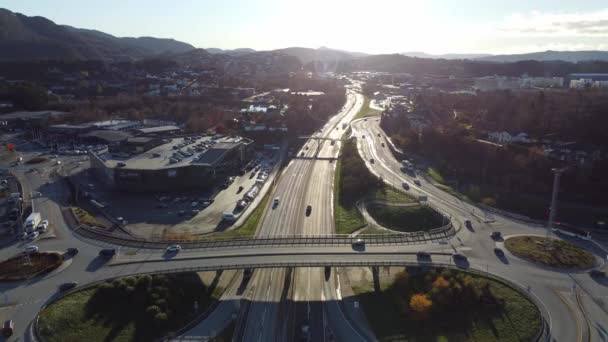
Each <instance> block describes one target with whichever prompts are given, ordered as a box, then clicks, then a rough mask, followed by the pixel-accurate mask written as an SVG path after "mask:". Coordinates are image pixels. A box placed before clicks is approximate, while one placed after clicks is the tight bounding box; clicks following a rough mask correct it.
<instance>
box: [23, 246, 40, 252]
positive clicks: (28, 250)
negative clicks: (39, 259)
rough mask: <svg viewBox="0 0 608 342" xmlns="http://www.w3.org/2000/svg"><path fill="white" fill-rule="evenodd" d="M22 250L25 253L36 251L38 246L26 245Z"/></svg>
mask: <svg viewBox="0 0 608 342" xmlns="http://www.w3.org/2000/svg"><path fill="white" fill-rule="evenodd" d="M23 251H24V252H25V253H27V254H32V253H38V246H27V247H25V249H24V250H23Z"/></svg>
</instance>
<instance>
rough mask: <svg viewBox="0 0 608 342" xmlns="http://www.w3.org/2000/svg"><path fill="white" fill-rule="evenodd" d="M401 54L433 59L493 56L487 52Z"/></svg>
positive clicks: (414, 52) (413, 52)
mask: <svg viewBox="0 0 608 342" xmlns="http://www.w3.org/2000/svg"><path fill="white" fill-rule="evenodd" d="M400 55H404V56H408V57H417V58H432V59H475V58H481V57H491V56H493V55H491V54H487V53H446V54H441V55H433V54H430V53H425V52H419V51H412V52H402V53H400Z"/></svg>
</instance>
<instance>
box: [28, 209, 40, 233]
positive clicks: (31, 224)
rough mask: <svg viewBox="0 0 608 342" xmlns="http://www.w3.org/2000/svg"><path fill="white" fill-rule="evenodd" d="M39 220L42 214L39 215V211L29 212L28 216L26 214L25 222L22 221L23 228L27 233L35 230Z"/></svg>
mask: <svg viewBox="0 0 608 342" xmlns="http://www.w3.org/2000/svg"><path fill="white" fill-rule="evenodd" d="M41 220H42V216H40V213H37V212H33V213H31V214H30V216H28V217H27V218H26V219H25V222H24V223H23V227H24V230H25V231H26V232H28V233H31V232H34V231H36V227H38V224H39V223H40V221H41Z"/></svg>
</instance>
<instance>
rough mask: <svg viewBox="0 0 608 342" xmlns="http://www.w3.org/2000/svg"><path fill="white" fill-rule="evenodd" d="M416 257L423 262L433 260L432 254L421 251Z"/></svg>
mask: <svg viewBox="0 0 608 342" xmlns="http://www.w3.org/2000/svg"><path fill="white" fill-rule="evenodd" d="M416 257H417V258H418V259H421V260H429V259H431V253H429V252H425V251H419V252H418V253H416Z"/></svg>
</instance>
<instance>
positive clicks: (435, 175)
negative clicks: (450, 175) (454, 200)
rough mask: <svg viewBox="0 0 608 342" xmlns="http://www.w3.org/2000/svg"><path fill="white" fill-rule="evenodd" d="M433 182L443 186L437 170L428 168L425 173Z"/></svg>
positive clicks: (441, 177)
mask: <svg viewBox="0 0 608 342" xmlns="http://www.w3.org/2000/svg"><path fill="white" fill-rule="evenodd" d="M426 172H427V173H428V174H429V176H431V178H433V180H434V181H435V182H437V183H439V184H445V179H444V178H443V176H442V175H441V174H440V173H439V171H437V169H435V168H432V167H429V168H428V169H427V171H426Z"/></svg>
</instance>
